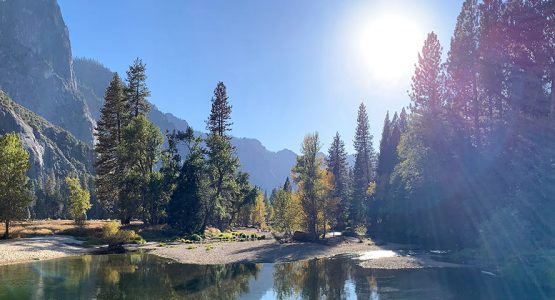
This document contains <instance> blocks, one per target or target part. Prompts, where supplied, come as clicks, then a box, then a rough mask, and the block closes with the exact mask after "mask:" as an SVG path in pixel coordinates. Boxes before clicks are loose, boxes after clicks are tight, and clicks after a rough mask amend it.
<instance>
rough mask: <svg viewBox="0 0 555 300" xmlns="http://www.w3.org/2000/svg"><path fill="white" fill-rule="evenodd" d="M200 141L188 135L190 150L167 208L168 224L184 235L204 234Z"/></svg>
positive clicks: (206, 197) (204, 194) (203, 170)
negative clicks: (184, 233)
mask: <svg viewBox="0 0 555 300" xmlns="http://www.w3.org/2000/svg"><path fill="white" fill-rule="evenodd" d="M200 142H201V140H200V139H198V138H194V137H192V136H189V138H188V139H187V143H188V145H189V148H190V152H189V155H188V156H187V158H186V159H185V162H184V163H183V166H182V167H181V170H180V172H179V178H178V180H177V186H176V189H175V192H174V193H173V194H172V196H171V200H170V202H169V206H168V223H169V224H170V225H171V226H172V227H174V228H176V229H179V230H182V231H183V232H186V233H199V234H202V233H204V229H205V227H206V223H205V219H206V213H207V211H208V205H209V202H208V200H209V195H208V193H207V191H208V184H209V182H208V180H207V179H208V176H207V175H208V169H207V163H206V159H205V156H204V153H203V150H202V148H201V147H200Z"/></svg>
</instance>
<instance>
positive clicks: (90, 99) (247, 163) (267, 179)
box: [74, 58, 297, 191]
mask: <svg viewBox="0 0 555 300" xmlns="http://www.w3.org/2000/svg"><path fill="white" fill-rule="evenodd" d="M74 66H75V78H76V81H77V84H78V86H79V90H80V91H81V94H82V95H83V97H84V98H85V102H86V103H87V104H88V105H89V109H90V111H91V114H92V115H93V116H97V118H98V116H99V115H100V108H101V107H102V103H103V102H104V100H103V97H104V96H103V95H104V91H105V90H106V88H107V87H108V84H109V82H110V80H111V78H112V76H113V74H114V72H112V71H111V70H110V69H108V68H107V67H105V66H103V65H102V64H101V63H100V62H98V61H96V60H93V59H87V58H76V59H75V60H74ZM206 105H209V103H208V101H207V103H206ZM148 117H149V119H150V120H151V121H152V122H153V123H155V124H156V125H157V126H158V127H160V130H161V131H162V132H166V130H167V131H172V130H181V131H184V130H185V129H187V127H188V126H189V124H188V123H187V121H185V120H183V119H180V118H178V117H176V116H174V115H173V114H170V113H163V112H161V111H160V110H159V109H158V108H157V107H156V106H155V105H153V107H152V111H151V112H150V113H149V116H148ZM197 133H198V134H203V133H202V132H200V131H197ZM232 143H233V145H234V146H235V148H236V151H237V155H238V156H239V159H240V161H241V167H242V170H243V171H245V172H247V173H249V174H250V178H251V183H252V184H254V185H257V186H259V187H260V188H262V189H263V190H267V191H270V190H271V189H273V188H275V187H278V186H280V185H282V184H283V182H284V181H285V178H286V177H287V176H289V174H290V172H291V168H292V167H293V165H294V164H295V162H296V157H297V155H296V154H295V153H294V152H293V151H291V150H287V149H284V150H281V151H278V152H272V151H269V150H268V149H266V148H265V147H264V146H263V145H262V143H261V142H260V141H259V140H256V139H252V138H233V139H232Z"/></svg>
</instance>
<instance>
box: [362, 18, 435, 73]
mask: <svg viewBox="0 0 555 300" xmlns="http://www.w3.org/2000/svg"><path fill="white" fill-rule="evenodd" d="M424 38H425V34H424V33H423V32H422V31H421V30H420V28H419V26H418V23H417V22H414V21H412V20H411V19H410V18H407V17H403V16H400V15H396V14H382V15H380V16H378V17H377V18H375V19H373V20H371V21H370V22H368V24H367V25H366V26H362V27H361V28H360V32H359V34H358V35H357V36H356V43H357V44H358V45H357V46H356V48H357V50H358V52H359V53H358V54H357V55H358V56H359V57H360V59H361V60H362V63H363V64H364V65H363V67H364V68H368V70H369V71H370V72H371V74H372V76H373V77H374V78H375V79H378V80H384V81H392V80H397V79H399V78H403V77H406V76H407V75H408V74H410V73H411V72H412V70H414V64H415V63H416V60H417V58H418V52H419V51H420V49H421V47H422V44H423V42H424Z"/></svg>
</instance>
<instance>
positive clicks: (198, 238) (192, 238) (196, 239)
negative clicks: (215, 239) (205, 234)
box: [190, 233, 202, 242]
mask: <svg viewBox="0 0 555 300" xmlns="http://www.w3.org/2000/svg"><path fill="white" fill-rule="evenodd" d="M190 239H191V240H193V241H195V242H200V241H202V237H201V236H200V235H198V234H196V233H194V234H192V235H191V237H190Z"/></svg>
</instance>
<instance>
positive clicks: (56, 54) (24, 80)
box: [0, 0, 94, 144]
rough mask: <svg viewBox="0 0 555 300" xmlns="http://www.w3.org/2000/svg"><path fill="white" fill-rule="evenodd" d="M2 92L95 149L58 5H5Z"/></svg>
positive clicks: (0, 36)
mask: <svg viewBox="0 0 555 300" xmlns="http://www.w3.org/2000/svg"><path fill="white" fill-rule="evenodd" d="M0 89H1V90H3V91H4V92H6V93H7V94H8V95H9V96H10V97H11V98H12V99H13V100H14V101H16V102H17V103H19V104H21V105H23V106H25V107H26V108H28V109H30V110H32V111H33V112H35V113H37V114H39V115H41V116H42V117H44V118H45V119H46V120H48V121H49V122H51V123H53V124H55V125H58V126H60V127H62V128H65V129H66V130H68V131H69V132H71V133H72V134H73V135H74V136H75V137H77V138H78V139H80V140H82V141H84V142H86V143H89V144H92V142H93V137H92V129H93V127H94V121H93V118H92V116H91V114H90V112H89V110H88V108H87V105H86V103H85V102H84V99H83V97H82V96H81V95H80V94H79V92H78V89H77V84H76V82H75V79H74V74H73V59H72V54H71V45H70V41H69V33H68V30H67V27H66V25H65V23H64V20H63V18H62V15H61V12H60V8H59V7H58V4H57V2H56V1H55V0H4V1H0Z"/></svg>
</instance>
